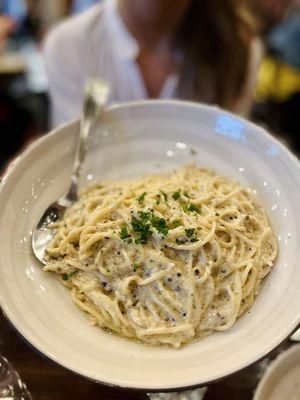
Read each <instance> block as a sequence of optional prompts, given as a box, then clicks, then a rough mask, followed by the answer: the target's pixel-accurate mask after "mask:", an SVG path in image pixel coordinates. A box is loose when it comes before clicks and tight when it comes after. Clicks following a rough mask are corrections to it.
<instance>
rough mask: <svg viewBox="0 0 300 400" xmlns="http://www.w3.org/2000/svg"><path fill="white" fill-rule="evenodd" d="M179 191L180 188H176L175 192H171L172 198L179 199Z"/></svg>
mask: <svg viewBox="0 0 300 400" xmlns="http://www.w3.org/2000/svg"><path fill="white" fill-rule="evenodd" d="M180 192H181V189H178V190H176V192H174V193H173V194H172V198H173V199H174V200H179V199H180Z"/></svg>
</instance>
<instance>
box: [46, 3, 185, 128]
mask: <svg viewBox="0 0 300 400" xmlns="http://www.w3.org/2000/svg"><path fill="white" fill-rule="evenodd" d="M138 52H139V46H138V44H137V41H136V40H135V39H134V38H133V37H132V35H131V34H130V33H129V32H128V30H127V29H126V27H125V25H124V23H123V21H122V19H121V17H120V15H119V13H118V11H117V4H116V0H106V1H104V2H103V3H101V4H99V5H96V6H94V7H92V8H91V9H90V10H88V11H86V12H84V13H83V14H80V15H78V16H75V17H72V18H69V19H67V20H66V21H64V22H63V23H61V24H60V25H58V26H57V27H55V28H54V29H53V30H52V31H51V32H50V34H49V35H48V37H47V38H46V41H45V44H44V59H45V67H46V72H47V76H48V83H49V91H50V96H51V100H52V116H53V125H54V126H57V125H60V124H62V123H64V122H67V121H70V120H72V119H75V118H77V117H79V116H80V115H81V108H82V100H83V89H84V86H85V84H86V82H87V81H88V80H89V79H90V78H94V77H97V78H102V79H104V80H105V81H106V82H107V83H108V85H109V88H110V97H109V102H110V103H112V102H113V103H118V102H124V101H131V100H141V99H147V98H148V93H147V90H146V87H145V84H144V81H143V77H142V75H141V72H140V70H139V67H138V65H137V64H136V62H135V60H136V57H137V55H138ZM176 85H177V76H176V75H175V74H174V75H170V76H169V77H168V79H167V80H166V82H165V84H164V86H163V88H162V90H161V93H160V96H159V97H160V98H172V97H174V94H175V88H176Z"/></svg>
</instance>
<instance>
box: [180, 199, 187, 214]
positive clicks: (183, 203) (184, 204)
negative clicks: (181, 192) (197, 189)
mask: <svg viewBox="0 0 300 400" xmlns="http://www.w3.org/2000/svg"><path fill="white" fill-rule="evenodd" d="M180 206H181V208H182V209H183V211H184V212H186V213H187V212H188V211H189V209H188V207H189V206H188V204H187V203H186V202H184V201H181V202H180Z"/></svg>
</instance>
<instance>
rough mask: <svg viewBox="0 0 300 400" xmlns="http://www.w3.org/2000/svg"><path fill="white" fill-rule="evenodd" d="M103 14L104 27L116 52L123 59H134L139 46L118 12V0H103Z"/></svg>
mask: <svg viewBox="0 0 300 400" xmlns="http://www.w3.org/2000/svg"><path fill="white" fill-rule="evenodd" d="M104 16H105V20H106V28H107V30H108V32H109V35H110V37H111V39H112V41H113V43H112V44H113V46H114V48H115V50H116V51H117V54H118V55H119V56H120V57H122V58H124V59H129V60H135V59H136V58H137V55H138V53H139V46H138V43H137V41H136V40H135V38H134V37H133V36H132V35H131V33H130V32H129V31H128V29H127V28H126V26H125V23H124V22H123V20H122V17H121V15H120V14H119V11H118V0H106V1H105V4H104Z"/></svg>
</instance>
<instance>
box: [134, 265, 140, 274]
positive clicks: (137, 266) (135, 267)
mask: <svg viewBox="0 0 300 400" xmlns="http://www.w3.org/2000/svg"><path fill="white" fill-rule="evenodd" d="M138 268H140V266H139V264H137V263H134V264H133V267H132V271H133V272H136V270H137V269H138Z"/></svg>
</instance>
